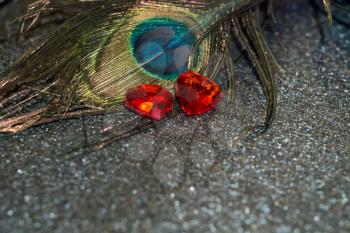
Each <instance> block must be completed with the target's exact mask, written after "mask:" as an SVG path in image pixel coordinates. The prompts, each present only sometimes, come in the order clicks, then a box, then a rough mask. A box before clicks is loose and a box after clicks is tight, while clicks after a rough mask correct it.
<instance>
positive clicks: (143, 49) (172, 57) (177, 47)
mask: <svg viewBox="0 0 350 233" xmlns="http://www.w3.org/2000/svg"><path fill="white" fill-rule="evenodd" d="M195 41H196V38H195V36H194V34H193V33H191V31H190V30H189V28H188V26H186V25H185V24H183V23H180V22H177V21H175V20H172V19H168V18H152V19H149V20H146V21H144V22H142V23H141V24H139V25H137V26H136V27H135V29H134V30H133V31H132V34H131V40H130V43H131V49H132V54H133V56H134V58H135V60H136V62H137V63H138V64H139V66H140V67H143V69H144V70H145V71H146V72H147V73H148V74H150V75H151V76H153V77H156V78H160V79H164V80H174V79H176V78H177V77H178V76H179V75H180V74H181V73H182V72H184V71H186V70H187V66H188V59H189V55H190V52H191V49H192V47H193V45H194V43H195Z"/></svg>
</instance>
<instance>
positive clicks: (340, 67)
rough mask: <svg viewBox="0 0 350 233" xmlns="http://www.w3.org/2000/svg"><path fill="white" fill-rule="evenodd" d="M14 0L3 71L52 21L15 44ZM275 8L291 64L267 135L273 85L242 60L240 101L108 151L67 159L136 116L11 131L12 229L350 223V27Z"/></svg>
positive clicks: (280, 41)
mask: <svg viewBox="0 0 350 233" xmlns="http://www.w3.org/2000/svg"><path fill="white" fill-rule="evenodd" d="M18 2H20V1H17V2H16V1H15V3H17V4H18ZM7 7H8V8H6V9H1V10H0V29H1V31H0V73H1V72H3V71H5V70H7V69H8V68H9V67H10V65H11V64H12V63H13V62H14V61H15V60H16V58H17V57H18V56H19V54H20V53H21V52H22V51H23V50H24V49H25V48H27V47H29V46H30V45H31V44H32V43H33V41H35V40H37V39H38V38H40V36H41V35H42V34H45V33H47V30H50V29H47V27H44V29H38V30H36V31H35V32H33V33H32V34H31V36H30V37H29V38H28V39H27V40H24V41H22V42H20V43H19V44H17V45H16V43H15V40H14V38H13V36H12V37H9V35H13V34H14V33H15V32H16V30H17V28H13V27H11V25H10V24H9V22H10V21H11V19H12V18H11V17H9V15H12V17H13V16H17V15H19V13H18V6H17V5H14V4H9V5H8V6H7ZM277 18H278V20H279V23H278V24H277V25H275V26H273V27H272V29H271V30H267V32H266V37H267V38H268V41H269V44H270V45H271V48H272V50H273V52H274V53H275V54H276V57H277V60H278V61H279V62H280V64H281V66H282V67H283V69H284V73H283V75H282V77H281V78H279V79H278V86H279V109H278V114H277V117H276V120H275V121H274V124H273V127H272V128H271V129H270V130H269V131H268V132H267V133H266V134H264V135H262V136H260V137H258V138H255V139H249V137H248V133H247V132H249V131H247V130H246V129H247V128H249V127H251V126H254V125H256V124H257V123H259V122H261V121H262V120H263V115H262V114H263V112H264V95H263V92H262V90H261V87H260V85H259V82H258V80H257V79H256V77H255V75H254V72H253V71H252V69H251V67H250V66H248V63H247V61H245V60H244V59H241V61H240V62H239V64H237V67H236V69H237V73H238V80H237V81H236V87H235V92H236V99H235V101H234V102H233V103H229V102H227V100H226V99H224V100H223V101H222V102H221V103H220V105H219V107H218V110H217V111H215V112H212V113H210V114H207V115H206V116H202V117H194V118H186V117H184V116H182V115H180V116H178V117H175V118H174V119H171V120H168V121H166V122H164V123H159V124H157V125H156V126H155V128H154V129H152V130H149V131H147V132H144V133H142V134H140V135H137V136H134V137H131V138H129V139H126V140H122V141H120V142H116V143H114V144H113V145H111V146H110V147H108V148H106V149H103V150H100V151H97V152H93V153H87V154H84V155H82V156H78V157H69V158H67V156H65V155H66V153H67V152H68V151H71V150H72V149H73V148H76V147H82V146H83V147H84V146H86V145H88V144H91V143H94V142H98V141H99V140H100V139H101V132H100V131H101V129H102V128H103V127H113V126H115V125H116V124H118V122H121V121H124V120H126V119H130V118H132V117H134V115H133V114H132V113H129V112H128V111H126V110H125V112H122V113H114V114H106V115H103V116H96V117H90V118H84V119H78V120H69V121H64V122H59V123H54V124H50V125H45V126H41V127H36V128H33V129H29V130H27V131H25V132H22V133H20V134H16V135H4V134H2V135H0V232H1V233H9V232H11V233H12V232H16V233H17V232H18V233H21V232H23V233H24V232H25V233H30V232H33V233H34V232H35V233H38V232H50V233H51V232H57V233H59V232H70V233H73V232H85V233H89V232H135V233H136V232H137V233H138V232H150V233H158V232H159V233H179V232H195V233H207V232H208V233H209V232H210V233H216V232H217V233H223V232H229V233H232V232H236V233H248V232H250V233H253V232H258V233H265V232H266V233H271V232H276V233H304V232H312V233H316V232H327V233H348V232H350V200H349V199H350V146H349V144H350V143H349V142H350V93H349V92H350V31H349V30H348V29H346V28H345V27H342V26H340V25H338V24H335V25H334V26H333V27H331V28H330V27H329V26H328V25H327V23H326V21H325V18H324V17H322V18H321V23H322V26H323V28H324V30H325V41H321V40H320V39H321V37H320V33H319V30H318V28H317V27H316V21H315V18H313V12H312V9H311V8H310V7H309V6H308V5H307V3H306V1H301V0H299V1H289V3H288V4H287V3H286V4H282V6H280V9H279V11H278V13H277ZM48 27H49V28H50V27H51V26H50V25H49V26H48ZM224 78H225V77H224V76H223V77H222V79H224Z"/></svg>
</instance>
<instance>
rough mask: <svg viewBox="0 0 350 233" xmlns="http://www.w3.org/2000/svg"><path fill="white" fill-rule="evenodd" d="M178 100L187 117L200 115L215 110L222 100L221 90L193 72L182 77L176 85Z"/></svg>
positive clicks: (188, 72) (213, 83)
mask: <svg viewBox="0 0 350 233" xmlns="http://www.w3.org/2000/svg"><path fill="white" fill-rule="evenodd" d="M175 92H176V97H177V100H178V101H179V104H180V106H181V108H182V110H183V111H184V112H185V114H186V115H188V116H191V115H200V114H204V113H207V112H209V111H210V110H212V109H214V108H215V106H216V104H217V103H218V102H219V101H220V100H221V97H222V94H221V88H220V86H219V85H217V84H216V83H215V82H213V81H211V80H210V79H208V78H207V77H205V76H203V75H200V74H197V73H195V72H193V71H187V72H184V73H182V74H181V75H180V77H179V78H178V80H177V81H176V84H175Z"/></svg>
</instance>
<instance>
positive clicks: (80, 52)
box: [0, 0, 331, 133]
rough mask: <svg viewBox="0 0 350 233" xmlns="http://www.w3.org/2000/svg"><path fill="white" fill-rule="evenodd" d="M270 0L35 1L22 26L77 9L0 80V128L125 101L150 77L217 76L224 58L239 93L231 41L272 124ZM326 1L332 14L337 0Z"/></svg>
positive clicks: (168, 84) (170, 82) (165, 80)
mask: <svg viewBox="0 0 350 233" xmlns="http://www.w3.org/2000/svg"><path fill="white" fill-rule="evenodd" d="M266 3H267V6H268V7H267V13H268V14H270V15H271V16H272V7H273V0H268V1H263V0H215V1H214V0H149V1H147V0H143V1H141V0H132V1H130V0H40V1H37V2H35V3H33V4H32V5H30V7H29V8H28V12H27V14H26V15H25V16H24V17H23V25H22V31H26V30H27V29H28V28H30V27H32V26H33V24H34V23H35V22H36V21H37V20H38V18H39V16H40V15H41V14H45V13H46V12H50V11H62V12H66V11H67V12H69V15H70V18H69V19H68V20H67V21H66V22H65V23H64V24H63V25H62V26H61V27H60V28H59V29H58V30H57V31H56V32H54V33H53V34H51V35H50V36H48V37H47V38H46V39H44V40H42V41H41V42H40V43H38V44H37V45H36V46H35V47H33V48H32V49H30V50H29V51H27V52H26V53H25V54H23V55H22V56H21V58H20V59H19V60H18V61H17V63H16V64H15V65H14V67H13V68H12V69H11V70H10V71H9V73H8V74H7V75H6V76H5V77H4V78H3V79H1V80H0V132H12V133H15V132H19V131H21V130H24V129H27V128H29V127H32V126H34V125H39V124H44V123H48V122H52V121H56V120H60V119H65V118H72V117H79V116H82V115H87V114H88V115H89V114H98V113H103V112H105V111H108V110H110V109H122V108H123V99H124V97H125V94H126V92H127V91H128V90H129V89H130V88H132V87H135V86H138V85H140V84H143V83H147V84H158V85H161V86H163V87H165V88H168V89H169V90H173V87H174V82H175V80H176V79H177V77H178V76H179V75H180V74H181V73H182V72H184V71H187V70H194V71H196V72H199V73H202V74H205V75H207V76H208V77H210V78H211V79H215V78H216V76H217V74H218V72H219V70H220V69H221V68H222V67H226V70H227V77H228V83H229V93H230V98H232V95H233V94H232V88H233V80H234V77H235V72H234V59H233V56H234V55H233V54H231V53H230V50H229V48H230V46H231V43H232V41H236V42H237V44H238V45H239V47H241V48H242V49H243V50H245V51H246V54H247V57H248V58H249V60H250V62H251V64H252V65H253V67H254V68H255V70H256V71H257V74H258V76H259V78H260V80H261V84H262V86H263V88H264V91H265V94H266V97H267V106H266V116H265V121H264V124H263V126H262V127H261V130H262V131H265V130H266V129H267V128H269V126H270V125H271V123H272V120H273V118H274V114H275V111H276V86H275V81H274V77H275V76H276V75H278V72H279V70H280V68H279V66H278V64H277V62H276V60H275V58H274V56H273V54H272V53H271V52H270V50H269V48H268V46H267V43H266V42H265V40H264V37H263V34H262V29H261V22H260V20H261V13H260V11H261V9H262V8H261V5H262V4H266ZM324 3H325V6H326V10H327V11H328V13H329V16H331V8H330V1H329V0H324ZM329 19H331V17H329Z"/></svg>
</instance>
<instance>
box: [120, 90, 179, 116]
mask: <svg viewBox="0 0 350 233" xmlns="http://www.w3.org/2000/svg"><path fill="white" fill-rule="evenodd" d="M173 101H174V98H173V96H172V95H171V93H170V92H169V91H168V90H167V89H165V88H163V87H161V86H159V85H150V84H143V85H140V86H138V87H136V88H133V89H131V90H129V91H128V92H127V93H126V96H125V106H126V107H127V108H129V109H130V110H132V111H134V112H136V113H138V114H140V115H141V116H144V117H147V118H151V119H153V120H162V119H163V118H164V117H165V115H166V114H167V113H169V112H170V111H171V110H172V108H173Z"/></svg>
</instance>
